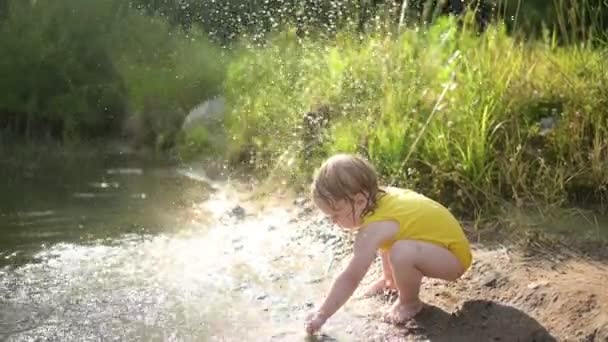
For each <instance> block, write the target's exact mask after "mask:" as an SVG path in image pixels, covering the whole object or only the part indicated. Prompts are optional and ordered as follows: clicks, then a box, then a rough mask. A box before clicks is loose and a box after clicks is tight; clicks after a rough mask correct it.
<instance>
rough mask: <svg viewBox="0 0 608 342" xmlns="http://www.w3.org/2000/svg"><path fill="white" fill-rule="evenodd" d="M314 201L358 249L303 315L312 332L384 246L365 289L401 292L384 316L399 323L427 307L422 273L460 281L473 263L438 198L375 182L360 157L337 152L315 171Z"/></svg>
mask: <svg viewBox="0 0 608 342" xmlns="http://www.w3.org/2000/svg"><path fill="white" fill-rule="evenodd" d="M311 192H312V199H313V201H314V203H315V205H316V206H317V207H318V208H319V209H320V210H321V211H322V212H323V213H324V214H325V215H327V217H329V218H330V219H331V221H332V222H333V223H334V224H337V225H338V226H340V227H342V228H345V229H349V230H351V231H353V232H354V233H355V234H356V235H355V241H354V248H353V256H352V258H351V260H350V262H349V263H348V265H347V266H346V268H345V269H344V270H343V271H342V272H341V273H340V274H339V275H338V276H337V278H336V279H335V280H334V282H333V284H332V286H331V289H330V291H329V294H328V295H327V297H326V299H325V301H324V302H323V304H322V305H321V306H320V307H319V308H318V310H316V311H315V312H314V313H312V314H310V315H309V316H308V318H307V319H306V331H307V332H308V333H309V334H312V333H314V332H316V331H318V330H319V329H320V328H321V326H322V325H323V324H324V323H325V321H327V319H328V318H329V317H331V316H332V315H333V314H334V313H335V312H336V311H337V310H338V309H340V307H342V305H344V303H345V302H346V301H347V300H348V299H349V298H350V296H351V295H352V294H353V293H354V292H355V289H356V288H357V286H358V285H359V283H360V282H361V280H362V279H363V277H364V276H365V274H366V273H367V270H368V269H369V267H370V266H371V264H372V263H373V261H374V260H375V258H376V255H377V252H378V251H380V255H381V257H382V269H383V276H382V277H381V278H380V279H378V280H377V281H376V282H375V283H373V284H372V285H371V286H370V287H369V288H368V289H367V291H366V294H367V295H373V294H377V293H380V292H382V291H384V290H385V289H388V288H393V289H397V290H398V292H399V299H398V300H397V301H396V302H395V303H394V305H393V306H392V307H391V308H390V309H389V310H388V311H387V312H386V313H385V315H384V318H385V320H387V321H389V322H393V323H395V324H398V323H402V322H404V321H406V320H409V319H410V318H412V317H414V316H415V315H416V314H417V313H418V312H419V311H420V310H421V309H422V307H423V303H422V302H421V301H420V298H419V296H418V293H419V291H420V283H421V280H422V277H423V276H425V277H430V278H439V279H444V280H456V279H458V278H459V277H460V276H462V274H463V273H464V272H465V271H466V270H467V269H468V268H469V267H470V265H471V261H472V256H471V250H470V246H469V242H468V240H467V238H466V237H465V234H464V232H463V230H462V227H461V226H460V224H459V223H458V221H457V220H456V218H454V216H453V215H452V214H451V213H450V212H449V211H448V209H446V208H445V207H444V206H442V205H441V204H439V203H437V202H435V201H433V200H431V199H429V198H427V197H425V196H423V195H421V194H418V193H416V192H414V191H411V190H405V189H398V188H386V189H380V188H379V187H378V181H377V176H376V172H375V170H374V168H373V167H372V166H371V165H370V164H369V163H368V162H367V161H366V160H364V159H363V158H360V157H358V156H354V155H346V154H340V155H336V156H333V157H331V158H329V159H328V160H327V161H325V163H323V165H322V166H321V168H320V169H319V170H318V171H317V174H316V176H315V179H314V181H313V184H312V187H311Z"/></svg>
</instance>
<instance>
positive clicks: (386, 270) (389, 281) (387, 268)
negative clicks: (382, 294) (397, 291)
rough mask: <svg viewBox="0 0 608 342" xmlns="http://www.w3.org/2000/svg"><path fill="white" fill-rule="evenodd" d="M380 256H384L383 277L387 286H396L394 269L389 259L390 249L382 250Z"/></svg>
mask: <svg viewBox="0 0 608 342" xmlns="http://www.w3.org/2000/svg"><path fill="white" fill-rule="evenodd" d="M380 257H381V258H382V273H383V274H382V278H383V280H384V281H385V286H388V287H391V286H394V284H395V281H394V280H393V269H392V267H391V262H390V260H389V256H388V251H382V252H381V253H380Z"/></svg>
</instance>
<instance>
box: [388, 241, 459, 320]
mask: <svg viewBox="0 0 608 342" xmlns="http://www.w3.org/2000/svg"><path fill="white" fill-rule="evenodd" d="M390 262H391V266H392V270H393V278H394V279H395V283H396V285H397V289H399V299H398V300H397V302H395V304H394V305H393V307H392V308H391V310H390V311H389V312H388V313H387V316H386V318H387V319H388V320H389V321H392V322H394V323H401V322H404V321H406V320H408V319H410V318H412V317H414V316H415V315H416V314H417V313H418V312H419V311H420V310H421V309H422V302H421V301H420V299H419V297H418V293H419V291H420V283H421V281H422V277H423V276H426V277H429V278H439V279H444V280H456V279H458V278H459V277H460V276H461V275H462V274H463V273H464V271H465V269H464V266H463V265H462V264H461V262H460V261H459V260H458V258H456V256H455V255H454V254H452V252H450V251H449V250H447V249H445V248H443V247H440V246H437V245H433V244H431V243H427V242H422V241H415V240H402V241H397V242H395V243H394V244H393V247H392V248H391V250H390Z"/></svg>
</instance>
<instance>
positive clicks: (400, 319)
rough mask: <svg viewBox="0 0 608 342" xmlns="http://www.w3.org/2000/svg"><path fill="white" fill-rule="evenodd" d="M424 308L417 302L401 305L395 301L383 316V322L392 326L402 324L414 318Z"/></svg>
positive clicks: (422, 304) (420, 302) (398, 301)
mask: <svg viewBox="0 0 608 342" xmlns="http://www.w3.org/2000/svg"><path fill="white" fill-rule="evenodd" d="M423 307H424V303H423V302H422V301H420V300H417V301H415V302H412V303H408V304H402V303H401V301H400V300H398V299H397V301H396V302H395V304H393V306H391V308H390V309H389V310H388V311H387V312H386V313H385V314H384V320H385V321H386V322H389V323H393V324H402V323H405V322H406V321H409V320H410V319H412V318H414V316H416V315H417V314H418V313H419V312H420V310H422V308H423Z"/></svg>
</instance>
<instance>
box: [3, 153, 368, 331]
mask: <svg viewBox="0 0 608 342" xmlns="http://www.w3.org/2000/svg"><path fill="white" fill-rule="evenodd" d="M203 168H204V166H203V167H200V168H199V169H196V168H188V167H184V166H179V165H176V164H174V163H170V162H167V161H164V160H152V159H146V158H139V157H136V156H134V155H128V154H116V153H115V154H99V153H93V154H85V155H82V156H73V155H72V156H66V155H63V156H61V155H59V156H39V157H37V158H35V159H34V160H24V159H23V158H22V157H7V156H3V159H2V168H1V171H0V172H1V173H2V175H1V176H2V178H3V179H5V180H6V181H4V182H2V183H1V184H0V194H1V195H0V340H6V341H216V340H217V341H232V340H236V341H242V340H246V341H270V340H277V341H279V340H280V341H283V340H286V341H287V340H288V341H291V340H294V341H302V340H304V336H305V335H304V332H303V318H304V316H305V314H306V313H307V312H308V311H309V310H310V308H311V306H312V305H313V303H315V304H316V303H317V302H318V300H319V299H320V298H321V295H322V294H323V293H324V291H325V290H326V289H327V286H328V285H329V281H330V276H329V275H328V271H329V268H330V267H336V266H332V264H335V263H334V262H333V260H334V259H333V258H334V255H333V254H332V252H331V249H329V248H328V247H327V244H326V243H323V242H322V241H319V239H318V238H317V239H315V238H313V237H311V235H310V234H306V227H303V226H302V225H303V224H304V223H301V222H299V221H298V220H297V217H296V216H297V213H295V212H293V210H292V209H293V208H291V209H290V208H289V207H290V206H285V207H281V206H272V207H271V208H267V209H265V210H263V211H259V210H250V209H246V210H241V207H239V202H238V200H239V195H242V194H240V193H239V192H238V191H236V190H234V188H231V187H230V186H229V185H227V184H226V183H225V182H215V181H205V180H206V177H205V173H204V172H203V171H202V169H203ZM279 202H280V201H279ZM291 207H293V206H291ZM235 208H237V209H235ZM306 224H310V223H306ZM343 311H344V314H342V316H341V317H343V318H342V320H336V321H335V322H334V324H333V325H332V327H333V328H331V329H329V330H328V331H327V333H328V334H329V335H326V336H325V339H326V340H353V336H352V335H350V334H352V328H349V324H351V323H352V319H357V313H356V312H357V311H356V310H354V311H349V308H348V307H347V308H346V309H345V310H343Z"/></svg>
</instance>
